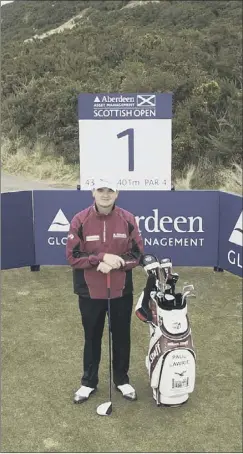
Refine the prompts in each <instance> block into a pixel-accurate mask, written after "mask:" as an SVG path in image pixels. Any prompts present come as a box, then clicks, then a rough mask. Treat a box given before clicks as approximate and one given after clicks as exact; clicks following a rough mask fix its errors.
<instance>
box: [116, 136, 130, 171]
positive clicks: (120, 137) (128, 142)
mask: <svg viewBox="0 0 243 454" xmlns="http://www.w3.org/2000/svg"><path fill="white" fill-rule="evenodd" d="M125 136H128V170H129V172H132V171H133V170H134V129H133V128H129V129H126V130H125V131H122V132H119V134H117V138H118V139H120V138H121V137H125Z"/></svg>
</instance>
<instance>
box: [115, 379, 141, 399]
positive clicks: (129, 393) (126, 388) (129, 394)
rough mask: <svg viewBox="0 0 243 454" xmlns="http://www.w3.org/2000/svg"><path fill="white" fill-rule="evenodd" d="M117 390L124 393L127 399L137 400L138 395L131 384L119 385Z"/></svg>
mask: <svg viewBox="0 0 243 454" xmlns="http://www.w3.org/2000/svg"><path fill="white" fill-rule="evenodd" d="M116 389H118V391H120V392H121V393H122V395H123V397H124V398H125V399H127V400H137V393H136V391H135V389H134V388H133V387H132V386H131V385H130V384H129V383H126V384H125V385H118V386H117V387H116Z"/></svg>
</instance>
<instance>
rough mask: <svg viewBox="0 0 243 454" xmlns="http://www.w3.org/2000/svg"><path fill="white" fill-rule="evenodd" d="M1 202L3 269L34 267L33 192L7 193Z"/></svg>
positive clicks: (3, 195) (2, 196)
mask: <svg viewBox="0 0 243 454" xmlns="http://www.w3.org/2000/svg"><path fill="white" fill-rule="evenodd" d="M1 201H2V203H1V227H2V229H1V250H2V254H1V268H2V269H3V270H4V269H9V268H19V267H23V266H31V265H34V264H35V248H34V232H33V210H32V192H31V191H21V192H7V193H4V194H2V195H1Z"/></svg>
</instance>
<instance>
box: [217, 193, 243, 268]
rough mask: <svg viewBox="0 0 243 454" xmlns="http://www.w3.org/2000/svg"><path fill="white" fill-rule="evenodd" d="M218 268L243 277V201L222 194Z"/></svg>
mask: <svg viewBox="0 0 243 454" xmlns="http://www.w3.org/2000/svg"><path fill="white" fill-rule="evenodd" d="M219 200H220V202H219V203H220V210H219V211H220V214H219V261H218V266H219V267H220V268H223V269H224V270H228V271H230V272H231V273H233V274H236V275H237V276H242V246H243V203H242V201H243V199H242V197H241V196H238V195H234V194H229V193H224V192H221V193H220V199H219Z"/></svg>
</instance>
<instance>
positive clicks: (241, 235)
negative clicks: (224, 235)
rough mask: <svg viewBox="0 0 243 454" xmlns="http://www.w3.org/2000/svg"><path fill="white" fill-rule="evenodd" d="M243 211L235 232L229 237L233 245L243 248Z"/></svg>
mask: <svg viewBox="0 0 243 454" xmlns="http://www.w3.org/2000/svg"><path fill="white" fill-rule="evenodd" d="M242 227H243V211H242V212H241V214H240V216H239V219H238V221H237V222H236V224H235V227H234V230H233V232H232V233H231V235H230V237H229V241H230V242H231V243H234V244H237V246H243V228H242Z"/></svg>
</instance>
